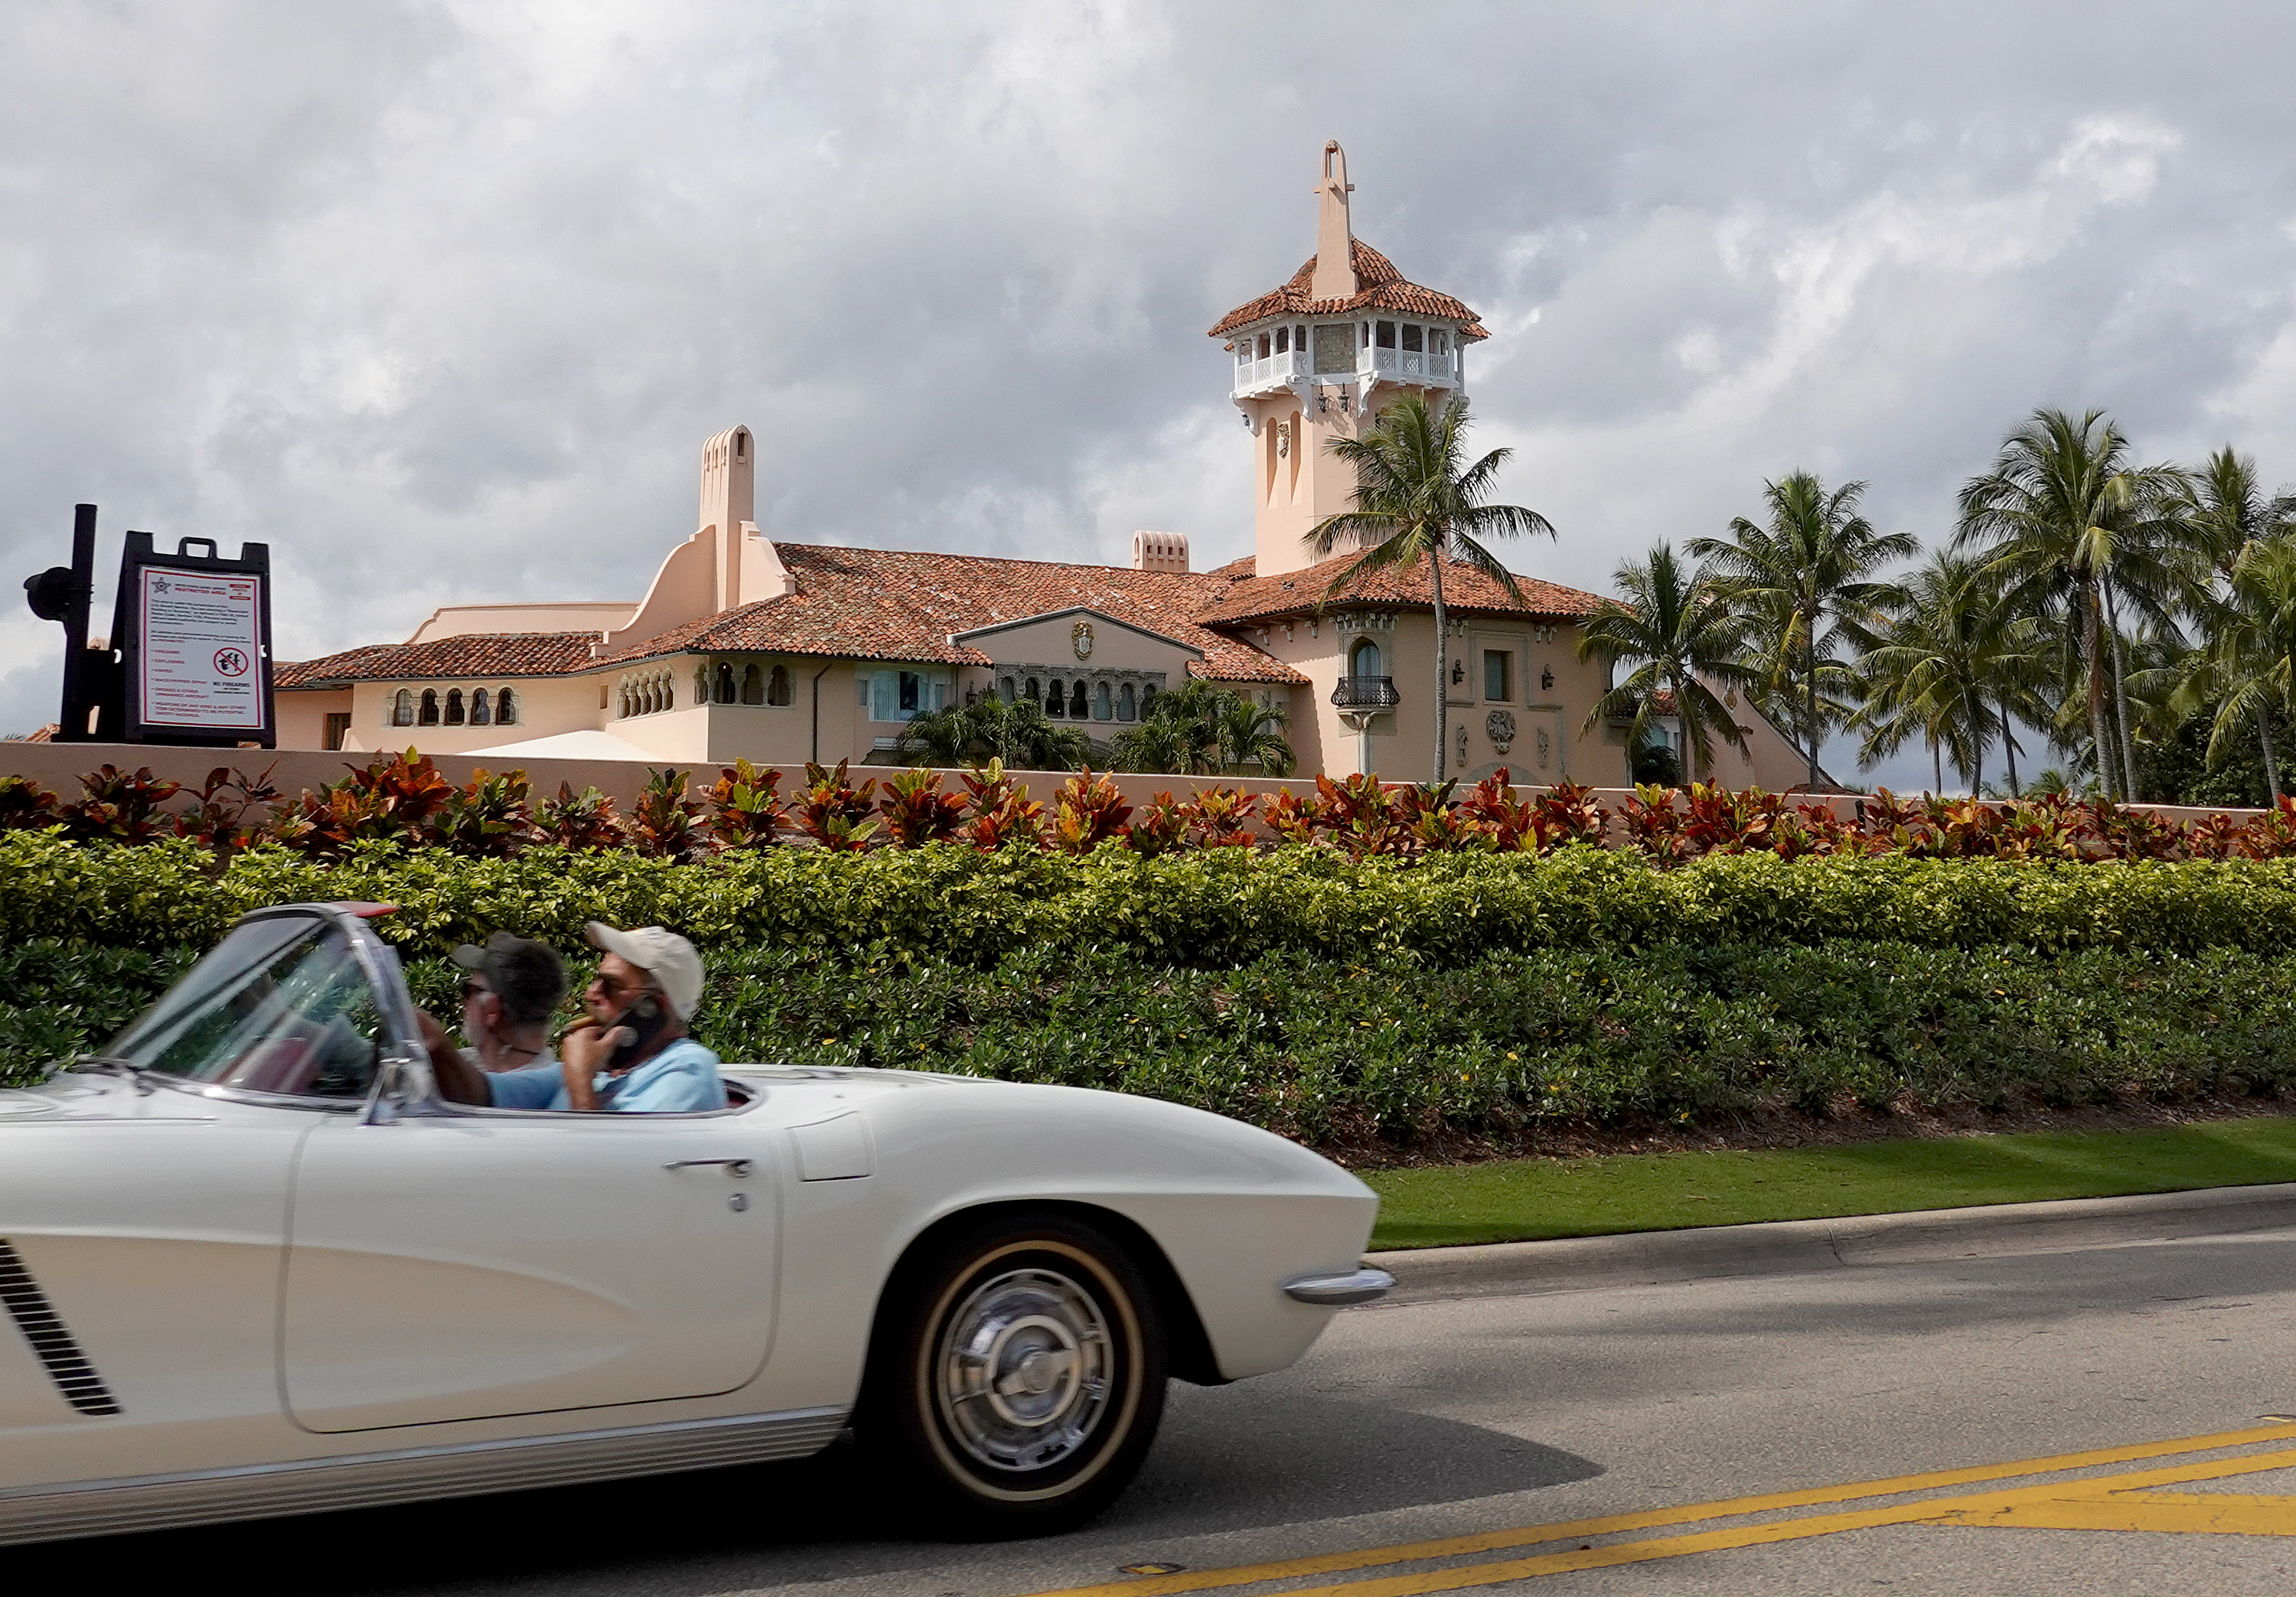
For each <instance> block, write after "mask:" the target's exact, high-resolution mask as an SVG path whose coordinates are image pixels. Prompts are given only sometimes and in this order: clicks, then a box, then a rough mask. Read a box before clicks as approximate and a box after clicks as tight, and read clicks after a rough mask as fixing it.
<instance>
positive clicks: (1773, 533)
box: [1689, 471, 1921, 788]
mask: <svg viewBox="0 0 2296 1597" xmlns="http://www.w3.org/2000/svg"><path fill="white" fill-rule="evenodd" d="M1865 495H1866V485H1865V484H1864V483H1862V482H1850V483H1844V484H1843V485H1842V486H1841V487H1838V488H1836V489H1834V490H1833V492H1832V493H1828V492H1827V491H1826V487H1825V483H1823V482H1821V481H1819V480H1818V479H1817V477H1816V475H1815V474H1814V473H1812V472H1808V471H1795V472H1793V473H1792V474H1791V475H1789V476H1787V477H1784V478H1783V479H1779V480H1778V481H1776V482H1766V483H1764V484H1763V485H1762V497H1763V498H1764V499H1765V500H1767V502H1768V504H1769V518H1768V521H1767V525H1763V526H1757V525H1755V524H1754V523H1753V522H1751V521H1750V520H1747V519H1746V518H1745V517H1743V516H1739V517H1737V518H1735V519H1734V520H1732V521H1731V523H1730V536H1729V537H1728V538H1726V539H1725V538H1705V537H1701V538H1693V539H1691V540H1690V544H1689V549H1690V553H1692V554H1693V555H1696V556H1697V557H1698V558H1699V559H1700V560H1702V561H1706V562H1707V563H1708V564H1709V565H1710V567H1711V568H1712V569H1713V570H1714V572H1715V573H1716V574H1717V575H1718V577H1719V581H1718V584H1717V587H1716V591H1717V592H1718V593H1719V594H1721V596H1722V598H1723V601H1724V602H1726V603H1730V604H1734V605H1737V606H1739V607H1740V608H1742V609H1743V610H1745V611H1746V612H1747V613H1748V614H1749V615H1750V617H1751V619H1752V623H1753V630H1754V635H1756V636H1757V637H1758V638H1759V643H1760V646H1761V663H1762V667H1763V669H1764V670H1765V671H1766V672H1767V674H1768V676H1769V679H1770V685H1771V686H1772V688H1773V689H1774V690H1775V691H1777V692H1794V690H1796V689H1799V690H1800V692H1799V695H1798V696H1799V698H1800V703H1799V704H1798V705H1796V706H1795V709H1796V711H1797V718H1798V719H1800V722H1801V728H1802V749H1803V751H1804V752H1805V753H1806V754H1807V755H1808V757H1809V785H1810V786H1811V787H1812V788H1815V787H1816V786H1817V784H1818V782H1819V780H1820V777H1819V774H1818V769H1817V747H1818V744H1819V743H1820V742H1821V741H1823V740H1824V737H1825V725H1826V723H1827V722H1828V721H1829V720H1832V719H1834V718H1836V717H1838V715H1839V714H1840V708H1839V707H1838V706H1835V707H1826V706H1825V705H1823V704H1822V701H1821V700H1820V696H1819V695H1820V691H1821V684H1822V683H1824V682H1825V681H1826V680H1828V679H1831V680H1832V681H1833V682H1835V683H1838V684H1841V685H1842V686H1844V687H1848V688H1853V689H1854V687H1855V685H1856V676H1855V674H1854V673H1853V671H1852V670H1851V668H1850V666H1849V662H1848V661H1846V660H1843V659H1839V658H1837V656H1836V654H1835V651H1836V650H1837V649H1839V648H1840V647H1841V645H1842V644H1844V643H1848V644H1849V646H1850V647H1852V648H1857V649H1863V648H1866V647H1867V646H1869V645H1870V644H1871V643H1873V641H1874V634H1873V626H1874V622H1875V621H1877V620H1878V619H1879V618H1880V616H1881V613H1882V610H1883V609H1884V608H1885V607H1886V606H1887V605H1888V604H1889V603H1890V602H1891V601H1892V600H1893V599H1894V598H1895V597H1896V596H1897V590H1896V589H1895V588H1894V587H1892V586H1890V584H1888V583H1886V582H1877V581H1874V580H1873V574H1874V571H1875V570H1877V569H1879V568H1881V567H1882V566H1883V565H1886V564H1888V563H1889V562H1890V561H1899V560H1908V559H1911V558H1912V557H1913V556H1914V555H1915V554H1916V553H1919V552H1920V550H1921V545H1920V543H1919V541H1917V540H1916V539H1915V537H1914V536H1913V535H1912V534H1911V533H1907V532H1890V533H1884V532H1877V531H1875V530H1874V524H1873V523H1872V522H1870V521H1868V520H1866V518H1865V517H1864V516H1861V515H1859V514H1858V513H1857V502H1858V501H1859V500H1860V499H1862V498H1864V497H1865ZM1829 708H1831V709H1832V713H1831V714H1829V713H1828V709H1829Z"/></svg>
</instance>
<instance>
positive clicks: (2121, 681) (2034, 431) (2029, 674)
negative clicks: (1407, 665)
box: [1582, 409, 2296, 806]
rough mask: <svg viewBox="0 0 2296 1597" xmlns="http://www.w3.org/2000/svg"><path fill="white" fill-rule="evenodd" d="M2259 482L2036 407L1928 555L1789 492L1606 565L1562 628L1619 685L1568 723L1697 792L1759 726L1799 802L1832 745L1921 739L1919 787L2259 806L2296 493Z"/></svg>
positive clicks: (2289, 598) (2098, 423)
mask: <svg viewBox="0 0 2296 1597" xmlns="http://www.w3.org/2000/svg"><path fill="white" fill-rule="evenodd" d="M2260 482H2261V479H2260V478H2259V474H2258V471H2257V468H2256V464H2255V463H2254V462H2253V461H2252V460H2251V459H2249V458H2248V457H2246V456H2244V455H2240V454H2239V453H2238V452H2237V451H2235V450H2234V449H2233V448H2232V447H2231V446H2226V447H2224V448H2222V449H2219V450H2218V451H2217V452H2216V453H2215V454H2214V455H2210V457H2209V459H2208V460H2207V461H2206V462H2205V463H2202V465H2200V466H2198V467H2185V466H2180V465H2177V464H2173V463H2143V462H2141V461H2140V460H2139V459H2138V458H2137V457H2136V454H2135V451H2134V448H2133V446H2131V445H2130V443H2129V441H2128V438H2127V437H2126V436H2124V435H2123V434H2122V433H2121V431H2120V429H2119V428H2118V427H2116V426H2115V425H2114V424H2113V422H2112V419H2111V418H2110V417H2108V416H2106V415H2104V414H2103V413H2102V412H2098V411H2088V412H2086V413H2083V414H2078V415H2076V414H2071V413H2070V412H2066V411H2060V410H2046V409H2045V410H2038V411H2036V412H2034V413H2033V414H2032V415H2031V416H2030V418H2029V419H2028V420H2027V421H2026V422H2025V423H2024V424H2023V425H2021V426H2020V427H2018V428H2017V429H2015V430H2013V431H2012V432H2011V433H2010V434H2009V436H2008V437H2007V438H2005V440H2004V441H2003V443H2002V445H2001V447H2000V449H1999V450H1998V452H1997V455H1996V456H1995V458H1994V460H1993V462H1992V463H1991V464H1990V465H1989V467H1988V468H1987V469H1986V470H1985V471H1981V472H1980V473H1978V474H1977V475H1975V476H1973V477H1972V478H1971V479H1969V480H1968V481H1967V482H1966V483H1964V485H1963V487H1962V488H1961V490H1960V494H1959V497H1958V503H1957V506H1956V516H1955V519H1954V522H1953V526H1952V528H1951V529H1950V533H1949V536H1948V537H1947V538H1946V539H1945V540H1944V541H1943V545H1942V546H1940V547H1938V548H1934V549H1931V550H1930V551H1929V552H1927V553H1926V554H1924V553H1923V552H1922V550H1921V548H1920V545H1919V544H1918V542H1917V540H1915V538H1913V537H1912V536H1909V535H1907V534H1904V533H1885V532H1882V531H1879V530H1877V529H1876V528H1874V525H1873V524H1872V523H1871V522H1870V521H1869V520H1867V519H1866V517H1865V516H1864V515H1863V514H1862V513H1861V510H1860V505H1861V503H1862V500H1863V498H1864V495H1865V493H1866V485H1865V484H1864V483H1861V482H1851V483H1847V484H1844V485H1842V486H1841V487H1834V488H1828V487H1827V486H1826V485H1825V483H1824V482H1823V481H1822V480H1820V479H1818V478H1817V477H1816V476H1815V475H1813V474H1811V473H1808V472H1805V471H1795V472H1792V473H1789V474H1788V475H1786V476H1784V477H1782V478H1780V479H1777V480H1775V481H1773V482H1769V483H1766V484H1765V485H1764V486H1763V490H1762V497H1763V502H1764V512H1763V514H1762V515H1761V516H1760V517H1759V518H1749V517H1739V518H1736V519H1734V520H1732V521H1731V522H1730V523H1729V525H1728V528H1727V529H1726V535H1725V536H1700V537H1693V538H1692V539H1690V540H1688V542H1687V544H1686V545H1685V551H1686V553H1687V554H1688V555H1689V556H1690V557H1691V559H1692V560H1693V561H1696V562H1697V563H1696V564H1695V565H1694V566H1685V565H1684V564H1683V563H1682V561H1681V560H1680V559H1679V558H1678V557H1677V556H1676V555H1675V554H1674V552H1673V549H1672V546H1671V545H1664V544H1662V545H1660V546H1659V547H1658V548H1657V549H1655V550H1653V551H1652V553H1650V554H1649V555H1647V556H1645V557H1644V559H1642V560H1640V561H1633V562H1629V563H1628V565H1626V566H1622V567H1620V569H1619V572H1618V576H1617V582H1618V586H1619V588H1620V594H1621V599H1620V601H1619V602H1611V603H1610V604H1607V605H1605V606H1604V607H1603V610H1601V611H1600V612H1599V613H1598V614H1597V615H1596V616H1595V618H1593V622H1592V624H1591V625H1590V626H1588V627H1587V628H1586V629H1585V630H1584V631H1583V633H1582V638H1583V640H1584V645H1585V647H1584V652H1585V653H1587V654H1588V655H1590V656H1595V657H1601V658H1604V659H1608V660H1609V661H1610V662H1611V668H1612V680H1613V682H1614V684H1615V685H1614V686H1613V688H1612V690H1611V693H1610V695H1609V697H1608V698H1606V699H1605V700H1603V705H1602V707H1601V708H1600V709H1599V711H1598V714H1597V716H1596V717H1594V718H1592V719H1590V722H1589V725H1592V724H1593V719H1603V718H1607V719H1609V720H1611V721H1612V722H1613V723H1619V722H1625V723H1628V725H1630V728H1631V730H1630V733H1629V739H1628V747H1629V749H1631V750H1634V751H1635V753H1634V754H1633V756H1632V758H1634V759H1635V760H1636V761H1644V760H1648V759H1650V758H1652V757H1651V755H1650V753H1648V752H1646V751H1647V750H1650V749H1652V747H1653V743H1652V740H1653V739H1661V741H1662V734H1666V733H1671V734H1673V741H1675V742H1676V743H1677V745H1678V746H1681V747H1682V748H1683V749H1684V751H1685V758H1686V759H1687V762H1688V764H1689V765H1690V766H1691V770H1690V773H1689V774H1691V775H1692V777H1693V779H1695V778H1696V777H1697V775H1698V774H1700V772H1701V771H1702V770H1704V769H1709V768H1710V764H1709V763H1708V762H1710V758H1711V744H1712V742H1713V741H1714V740H1715V739H1716V738H1719V739H1720V740H1721V741H1725V742H1735V741H1737V737H1736V736H1735V735H1734V734H1736V733H1740V732H1741V731H1742V730H1743V729H1748V728H1749V727H1750V724H1751V719H1752V717H1751V714H1750V713H1749V712H1759V713H1760V714H1761V715H1762V716H1764V717H1767V718H1768V719H1769V720H1770V721H1772V722H1773V723H1774V724H1775V725H1776V726H1777V727H1778V728H1779V729H1780V730H1782V731H1784V732H1785V733H1788V734H1789V735H1790V736H1792V737H1793V738H1794V739H1795V740H1796V741H1799V742H1800V745H1801V748H1802V751H1803V754H1804V757H1805V758H1806V760H1807V764H1808V784H1809V785H1810V786H1811V787H1812V788H1817V787H1819V786H1821V785H1823V784H1824V783H1825V774H1824V773H1823V772H1822V770H1821V768H1820V766H1819V763H1818V749H1819V745H1820V743H1821V742H1822V741H1823V740H1824V739H1825V736H1827V735H1828V734H1831V733H1838V732H1847V733H1851V734H1854V735H1855V736H1856V737H1857V761H1858V764H1859V766H1860V767H1861V768H1871V767H1872V766H1874V765H1875V764H1877V763H1879V762H1880V761H1882V760H1883V759H1886V758H1890V756H1892V755H1894V754H1896V753H1898V751H1899V750H1901V749H1905V748H1906V747H1907V745H1909V744H1914V743H1916V742H1918V744H1919V745H1920V746H1921V747H1923V749H1926V750H1927V751H1928V753H1929V755H1930V758H1931V779H1932V782H1933V784H1934V787H1935V788H1936V789H1937V790H1943V789H1944V788H1945V787H1946V785H1947V777H1948V766H1950V767H1951V770H1952V773H1953V774H1955V775H1956V776H1957V777H1958V778H1959V780H1960V782H1962V783H1963V784H1964V786H1965V788H1966V790H1968V791H1971V792H1972V793H1983V792H1986V791H1988V790H1989V782H1988V770H1989V766H1991V765H1992V762H1993V761H1994V759H1995V757H1996V755H1998V758H1999V766H1998V767H1997V768H1999V769H2001V770H2003V771H2004V772H2005V775H2006V778H2007V789H2008V792H2009V794H2010V795H2011V796H2012V797H2015V796H2016V795H2017V794H2018V792H2019V791H2020V790H2021V782H2020V779H2019V769H2018V765H2019V760H2020V758H2021V757H2023V758H2026V759H2028V760H2029V761H2032V762H2033V763H2038V756H2040V755H2042V754H2043V753H2044V752H2045V753H2046V756H2048V757H2051V758H2053V760H2054V764H2052V765H2051V766H2050V767H2049V772H2048V777H2049V780H2048V782H2047V783H2046V786H2048V787H2050V788H2052V789H2054V788H2056V787H2059V786H2064V785H2071V786H2078V787H2080V788H2082V789H2083V790H2087V791H2090V792H2093V793H2095V794H2096V795H2098V796H2100V797H2102V798H2108V799H2112V800H2114V801H2116V802H2121V803H2127V802H2131V801H2137V800H2149V801H2154V802H2171V803H2189V804H2196V805H2210V804H2223V803H2227V802H2230V803H2239V804H2246V805H2251V806H2257V805H2265V804H2268V803H2269V802H2270V801H2271V799H2272V798H2274V797H2275V796H2276V795H2278V794H2280V793H2281V792H2283V791H2284V790H2285V789H2286V788H2287V786H2288V785H2290V782H2289V774H2285V773H2284V771H2283V768H2282V766H2283V763H2284V762H2283V758H2282V755H2283V750H2284V747H2285V746H2286V743H2285V740H2286V738H2287V735H2288V731H2289V728H2290V725H2291V723H2292V721H2296V495H2291V494H2288V493H2285V492H2284V493H2281V494H2279V495H2267V493H2266V492H2265V491H2264V490H2263V488H2262V487H2261V486H2260ZM1906 561H1915V564H1914V565H1913V566H1912V567H1911V568H1910V569H1907V568H1906V567H1905V565H1904V562H1906ZM1692 684H1695V685H1692ZM1701 733H1702V734H1703V735H1700V734H1701ZM2029 768H2030V766H2029Z"/></svg>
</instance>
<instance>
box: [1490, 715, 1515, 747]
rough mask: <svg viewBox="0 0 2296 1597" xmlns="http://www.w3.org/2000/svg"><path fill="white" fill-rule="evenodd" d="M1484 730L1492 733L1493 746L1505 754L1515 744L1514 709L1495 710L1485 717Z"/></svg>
mask: <svg viewBox="0 0 2296 1597" xmlns="http://www.w3.org/2000/svg"><path fill="white" fill-rule="evenodd" d="M1483 730H1484V731H1485V732H1487V733H1489V734H1490V739H1491V747H1492V748H1494V749H1497V750H1498V751H1499V752H1500V753H1501V754H1505V752H1506V751H1507V750H1508V749H1510V748H1512V747H1513V745H1514V711H1513V710H1511V709H1495V710H1493V711H1492V712H1491V713H1490V714H1489V715H1488V716H1485V717H1483Z"/></svg>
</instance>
